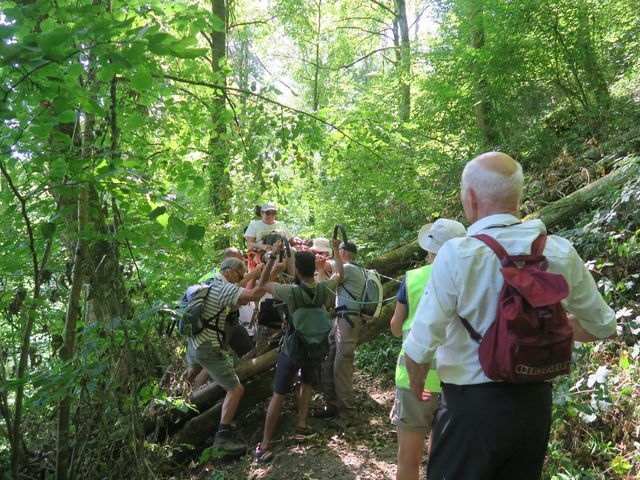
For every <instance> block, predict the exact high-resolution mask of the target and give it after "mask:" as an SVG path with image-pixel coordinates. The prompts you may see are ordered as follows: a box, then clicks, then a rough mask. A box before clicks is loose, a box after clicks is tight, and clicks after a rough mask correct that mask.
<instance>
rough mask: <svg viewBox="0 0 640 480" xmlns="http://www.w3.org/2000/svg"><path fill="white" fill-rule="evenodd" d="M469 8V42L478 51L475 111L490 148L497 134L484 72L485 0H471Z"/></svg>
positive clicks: (474, 65) (473, 67) (474, 63)
mask: <svg viewBox="0 0 640 480" xmlns="http://www.w3.org/2000/svg"><path fill="white" fill-rule="evenodd" d="M466 8H467V13H466V16H467V22H468V28H469V44H470V46H471V48H472V49H473V50H475V51H476V53H475V54H474V55H473V57H472V60H471V63H472V65H471V71H472V74H473V88H474V101H475V103H474V111H475V116H476V126H477V127H478V130H480V133H481V134H482V138H483V141H484V144H485V147H487V148H489V147H492V146H493V145H495V144H496V142H497V135H496V128H495V122H494V120H493V118H492V114H493V112H492V106H491V96H490V94H489V89H488V85H487V79H486V75H485V73H484V70H485V68H484V65H483V59H482V56H481V51H482V49H483V47H484V44H485V29H484V0H470V1H469V2H468V6H467V7H466Z"/></svg>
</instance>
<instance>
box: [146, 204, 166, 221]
mask: <svg viewBox="0 0 640 480" xmlns="http://www.w3.org/2000/svg"><path fill="white" fill-rule="evenodd" d="M166 211H167V207H165V206H160V207H156V208H154V209H153V210H151V211H150V212H149V215H148V216H149V219H150V220H153V219H156V218H158V217H159V216H160V215H162V214H163V213H165V212H166Z"/></svg>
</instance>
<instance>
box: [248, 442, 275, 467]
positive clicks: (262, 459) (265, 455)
mask: <svg viewBox="0 0 640 480" xmlns="http://www.w3.org/2000/svg"><path fill="white" fill-rule="evenodd" d="M253 458H255V460H256V462H258V463H269V462H270V461H271V460H273V452H272V451H271V449H270V448H269V447H267V448H264V449H263V448H262V445H260V444H258V445H256V451H255V452H253Z"/></svg>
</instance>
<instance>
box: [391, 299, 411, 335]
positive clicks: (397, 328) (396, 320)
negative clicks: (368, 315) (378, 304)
mask: <svg viewBox="0 0 640 480" xmlns="http://www.w3.org/2000/svg"><path fill="white" fill-rule="evenodd" d="M408 313H409V309H408V308H407V305H406V304H405V303H400V302H396V309H395V311H394V312H393V317H391V322H389V326H390V327H391V334H392V335H393V336H394V337H399V336H400V335H402V324H403V323H404V321H405V320H406V319H407V315H408Z"/></svg>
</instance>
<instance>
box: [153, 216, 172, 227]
mask: <svg viewBox="0 0 640 480" xmlns="http://www.w3.org/2000/svg"><path fill="white" fill-rule="evenodd" d="M156 222H158V223H159V224H160V225H162V226H163V227H164V228H167V226H168V225H169V215H168V214H166V213H163V214H162V215H158V217H157V218H156Z"/></svg>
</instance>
